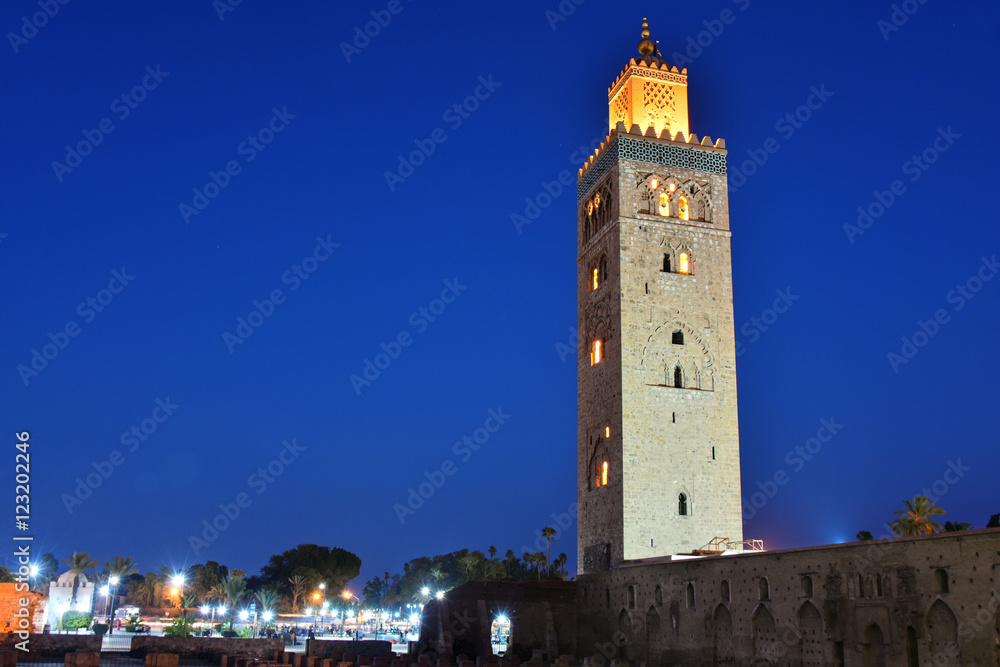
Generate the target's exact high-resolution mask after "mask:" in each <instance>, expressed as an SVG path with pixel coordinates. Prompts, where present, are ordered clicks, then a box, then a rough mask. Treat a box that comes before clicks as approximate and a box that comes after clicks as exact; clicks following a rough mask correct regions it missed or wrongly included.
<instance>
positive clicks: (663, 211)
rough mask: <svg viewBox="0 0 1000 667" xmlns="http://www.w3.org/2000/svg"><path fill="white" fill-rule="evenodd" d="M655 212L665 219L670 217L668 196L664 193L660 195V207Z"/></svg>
mask: <svg viewBox="0 0 1000 667" xmlns="http://www.w3.org/2000/svg"><path fill="white" fill-rule="evenodd" d="M656 212H657V213H659V214H660V215H662V216H663V217H665V218H669V217H670V195H668V194H667V193H666V192H661V193H660V205H659V207H657V210H656Z"/></svg>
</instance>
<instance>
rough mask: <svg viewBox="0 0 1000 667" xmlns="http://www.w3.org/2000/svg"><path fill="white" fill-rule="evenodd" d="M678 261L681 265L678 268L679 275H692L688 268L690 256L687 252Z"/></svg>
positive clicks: (679, 256)
mask: <svg viewBox="0 0 1000 667" xmlns="http://www.w3.org/2000/svg"><path fill="white" fill-rule="evenodd" d="M677 260H678V262H677V263H678V264H679V266H678V267H677V272H678V273H691V269H690V267H689V266H688V254H687V253H686V252H682V253H681V254H680V255H678V256H677Z"/></svg>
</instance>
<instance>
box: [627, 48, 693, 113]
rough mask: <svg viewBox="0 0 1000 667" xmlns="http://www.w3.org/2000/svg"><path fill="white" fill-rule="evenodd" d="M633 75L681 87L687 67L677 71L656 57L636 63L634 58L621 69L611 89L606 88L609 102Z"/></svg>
mask: <svg viewBox="0 0 1000 667" xmlns="http://www.w3.org/2000/svg"><path fill="white" fill-rule="evenodd" d="M633 74H636V75H639V76H645V77H648V78H651V79H662V80H664V81H670V82H671V83H676V84H680V85H683V86H686V85H687V67H685V68H684V69H681V70H678V69H677V67H676V66H674V67H671V66H670V65H668V64H667V63H665V62H664V61H663V60H661V59H660V58H657V57H650V58H649V60H647V59H646V58H639V60H638V61H637V60H636V59H635V58H632V60H630V61H629V63H628V65H626V66H625V68H624V69H622V71H621V73H620V74H619V75H618V78H616V79H615V82H614V83H613V84H611V87H610V88H608V101H609V102H610V101H611V100H613V99H614V97H615V95H617V94H618V91H619V90H620V89H621V87H622V86H623V85H625V81H627V80H628V78H629V77H630V76H632V75H633Z"/></svg>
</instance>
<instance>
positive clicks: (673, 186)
mask: <svg viewBox="0 0 1000 667" xmlns="http://www.w3.org/2000/svg"><path fill="white" fill-rule="evenodd" d="M676 189H677V186H676V185H674V184H673V183H671V184H670V191H671V192H673V191H674V190H676Z"/></svg>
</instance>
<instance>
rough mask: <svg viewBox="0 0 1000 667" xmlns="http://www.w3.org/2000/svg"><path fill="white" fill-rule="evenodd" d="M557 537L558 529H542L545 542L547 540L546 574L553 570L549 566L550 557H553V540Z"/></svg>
mask: <svg viewBox="0 0 1000 667" xmlns="http://www.w3.org/2000/svg"><path fill="white" fill-rule="evenodd" d="M555 536H556V529H555V528H552V527H545V528H542V537H544V538H545V540H546V545H545V570H546V572H550V571H551V570H552V568H551V566H550V565H549V563H550V562H551V561H550V560H549V557H550V556H551V555H552V538H554V537H555Z"/></svg>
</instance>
